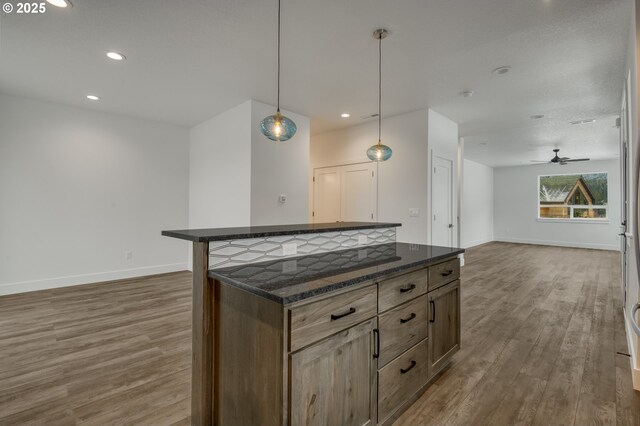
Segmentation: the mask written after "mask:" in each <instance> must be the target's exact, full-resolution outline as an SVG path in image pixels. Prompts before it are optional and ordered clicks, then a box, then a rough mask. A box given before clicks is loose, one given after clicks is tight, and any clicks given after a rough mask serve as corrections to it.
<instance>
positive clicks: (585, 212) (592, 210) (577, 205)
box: [538, 173, 608, 221]
mask: <svg viewBox="0 0 640 426" xmlns="http://www.w3.org/2000/svg"><path fill="white" fill-rule="evenodd" d="M607 177H608V176H607V173H586V174H581V175H575V174H574V175H548V176H538V217H539V218H540V219H568V220H576V221H590V220H594V221H597V220H603V219H606V218H607V204H608V202H607Z"/></svg>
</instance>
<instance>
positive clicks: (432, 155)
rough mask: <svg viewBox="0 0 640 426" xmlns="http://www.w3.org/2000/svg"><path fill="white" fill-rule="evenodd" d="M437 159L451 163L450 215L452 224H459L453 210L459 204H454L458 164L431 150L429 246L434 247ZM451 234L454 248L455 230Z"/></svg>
mask: <svg viewBox="0 0 640 426" xmlns="http://www.w3.org/2000/svg"><path fill="white" fill-rule="evenodd" d="M437 158H439V159H440V160H444V161H448V162H449V163H451V169H450V176H449V177H450V179H451V197H450V199H449V202H450V203H451V206H450V209H449V214H450V216H451V218H450V220H451V221H450V223H451V224H452V225H453V226H454V227H456V224H457V220H456V217H457V212H454V210H453V208H454V206H455V204H457V203H455V202H454V197H455V196H456V190H455V184H456V183H455V182H456V180H455V166H456V162H455V161H454V159H452V158H447V157H446V156H444V155H441V154H440V153H438V152H436V151H434V150H431V164H430V168H429V170H430V172H429V180H430V182H429V191H430V194H429V228H430V229H431V232H430V238H429V239H430V241H429V244H431V245H433V181H434V179H433V172H434V168H435V164H436V159H437ZM456 228H457V227H456ZM456 231H457V229H456ZM450 232H451V246H452V247H453V246H456V245H457V242H456V238H454V236H455V233H454V229H453V228H451V229H450Z"/></svg>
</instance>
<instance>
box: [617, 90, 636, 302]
mask: <svg viewBox="0 0 640 426" xmlns="http://www.w3.org/2000/svg"><path fill="white" fill-rule="evenodd" d="M628 85H629V82H628V81H627V82H626V83H625V90H624V92H623V93H622V105H621V108H620V122H619V124H620V184H621V191H620V193H621V195H622V196H621V197H620V201H621V206H620V207H621V209H620V234H619V235H620V252H621V253H622V256H620V258H621V260H622V265H621V266H622V277H621V282H620V284H621V287H622V288H621V290H622V299H623V303H624V305H623V306H626V303H627V277H628V273H629V271H628V269H629V265H631V264H632V262H633V259H629V255H630V251H629V246H630V243H631V240H630V239H629V237H628V236H629V235H630V234H629V230H630V228H631V227H630V226H629V200H630V199H631V194H630V193H629V192H630V190H629V188H630V185H629V169H630V165H629V161H630V158H631V154H630V152H629V151H630V149H631V147H630V145H631V144H630V143H629V133H630V131H629V123H630V120H629V103H628V99H629V98H628V96H629V93H628V90H629V89H628Z"/></svg>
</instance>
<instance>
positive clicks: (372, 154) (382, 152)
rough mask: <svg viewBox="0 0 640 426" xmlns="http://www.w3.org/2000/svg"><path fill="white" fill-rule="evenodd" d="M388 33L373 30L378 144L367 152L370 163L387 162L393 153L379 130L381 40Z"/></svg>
mask: <svg viewBox="0 0 640 426" xmlns="http://www.w3.org/2000/svg"><path fill="white" fill-rule="evenodd" d="M388 35H389V32H388V31H387V30H385V29H382V28H381V29H379V30H375V31H374V32H373V37H374V38H375V39H377V40H378V54H379V56H378V143H377V144H375V145H373V146H372V147H371V148H369V149H368V150H367V157H369V159H370V160H371V161H378V162H380V161H387V160H388V159H389V158H391V154H393V151H392V150H391V148H389V147H388V146H386V145H384V144H383V143H382V139H381V138H380V133H381V132H380V130H381V127H382V39H384V38H387V36H388Z"/></svg>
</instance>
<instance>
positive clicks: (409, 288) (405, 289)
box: [400, 284, 416, 293]
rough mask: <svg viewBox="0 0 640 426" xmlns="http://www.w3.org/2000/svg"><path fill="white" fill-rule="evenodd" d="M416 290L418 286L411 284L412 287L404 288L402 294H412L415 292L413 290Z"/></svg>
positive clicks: (401, 290)
mask: <svg viewBox="0 0 640 426" xmlns="http://www.w3.org/2000/svg"><path fill="white" fill-rule="evenodd" d="M415 289H416V285H415V284H411V285H410V286H408V287H402V288H401V289H400V293H409V292H411V291H413V290H415Z"/></svg>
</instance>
